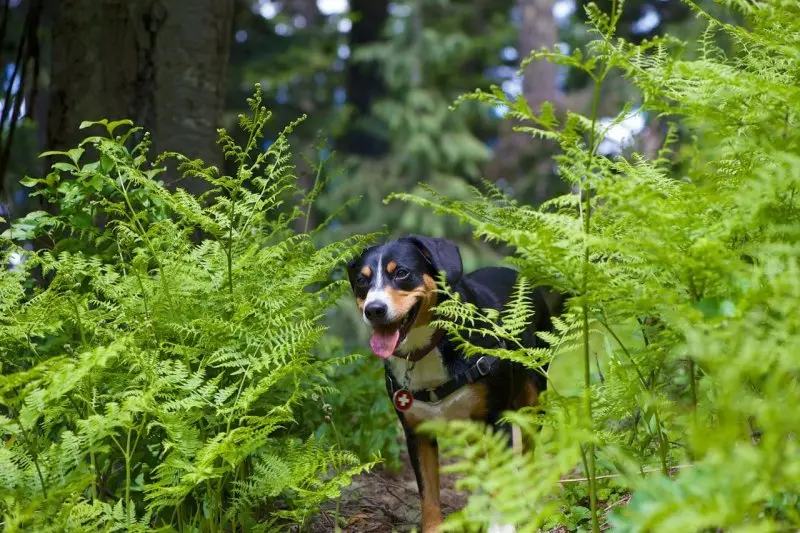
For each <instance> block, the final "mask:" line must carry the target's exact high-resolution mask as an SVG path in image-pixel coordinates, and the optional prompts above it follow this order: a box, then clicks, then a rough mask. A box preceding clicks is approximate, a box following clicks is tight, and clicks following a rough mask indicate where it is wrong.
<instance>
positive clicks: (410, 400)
mask: <svg viewBox="0 0 800 533" xmlns="http://www.w3.org/2000/svg"><path fill="white" fill-rule="evenodd" d="M392 402H393V403H394V408H395V409H397V410H398V411H408V410H409V409H411V406H412V405H413V404H414V395H413V394H411V391H408V390H406V389H400V390H399V391H397V392H395V393H394V396H392Z"/></svg>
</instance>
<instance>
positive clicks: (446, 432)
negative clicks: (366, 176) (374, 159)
mask: <svg viewBox="0 0 800 533" xmlns="http://www.w3.org/2000/svg"><path fill="white" fill-rule="evenodd" d="M726 3H727V4H728V5H729V6H730V7H733V8H735V9H737V10H739V11H740V12H741V16H743V17H744V18H745V19H746V24H744V25H742V26H737V25H731V24H728V23H727V22H724V21H722V20H720V19H717V18H714V17H712V16H711V15H709V14H708V13H706V12H704V11H702V10H701V9H699V8H698V7H696V6H693V9H694V11H695V14H696V16H697V17H699V18H700V19H701V20H704V21H705V23H706V24H707V31H706V32H705V34H704V37H703V38H702V39H701V40H700V41H699V42H698V43H697V44H696V45H693V46H690V45H688V44H686V43H682V42H680V41H679V40H677V39H675V38H672V37H663V38H658V39H654V40H651V41H644V42H642V43H640V44H636V45H634V44H631V43H629V42H626V41H625V40H623V39H620V38H617V37H615V36H614V28H615V27H616V24H617V21H618V18H619V16H620V13H621V3H617V4H615V6H616V10H615V11H614V12H612V13H611V14H605V13H602V12H600V11H599V10H598V9H597V8H596V6H594V5H592V4H590V5H588V6H587V9H586V13H587V19H588V21H589V23H590V25H591V27H592V28H593V33H594V36H595V40H594V41H592V42H591V43H590V45H589V46H588V51H589V52H588V54H587V55H584V54H581V53H577V52H576V53H575V54H574V55H572V56H570V57H565V56H562V55H560V54H558V53H557V52H549V51H542V52H536V53H534V54H533V55H532V59H546V60H550V61H555V62H557V63H559V64H562V65H567V66H569V67H571V68H576V69H580V70H581V71H583V72H584V73H585V75H587V76H588V77H589V78H590V79H591V80H592V82H593V83H594V87H595V93H594V94H595V97H594V101H593V112H592V113H591V115H590V116H582V115H579V114H577V113H573V112H569V113H567V114H566V115H565V116H564V117H563V118H560V117H556V116H555V114H554V113H553V112H552V109H551V108H550V107H548V106H543V107H542V109H539V110H532V109H530V108H529V107H528V105H527V104H526V102H525V101H524V100H522V99H520V100H517V101H513V102H512V101H508V99H507V98H506V97H505V95H504V94H503V93H502V92H501V91H499V90H493V91H492V92H489V93H486V92H479V93H476V94H474V95H472V96H470V97H469V98H473V99H477V100H479V101H482V102H485V103H488V104H491V105H499V104H502V105H507V106H508V107H509V108H510V109H511V114H512V116H513V117H514V118H517V119H520V120H522V121H523V122H525V125H524V126H522V127H521V128H520V129H521V130H522V131H526V132H528V133H530V134H531V135H532V136H534V137H541V138H548V139H552V140H554V141H556V142H558V144H559V146H560V148H561V152H562V153H561V154H560V155H559V156H557V162H558V172H559V174H560V176H561V177H562V179H563V180H564V181H565V182H566V183H567V184H568V185H569V186H570V187H571V188H572V189H573V191H575V192H576V193H577V192H579V193H580V194H568V195H564V196H561V197H559V198H555V199H553V200H551V201H549V202H548V203H546V204H545V205H543V206H541V208H538V209H534V208H531V207H527V206H525V205H520V204H518V203H516V202H514V201H513V200H511V199H509V198H506V197H504V196H503V195H502V194H499V193H498V192H497V191H495V190H493V189H491V187H490V191H489V193H487V194H484V193H481V192H479V191H477V190H476V191H474V192H475V197H474V199H472V200H469V201H464V200H460V199H453V198H449V197H447V196H446V195H442V194H438V193H437V192H436V191H435V190H433V189H429V190H428V191H427V193H426V194H425V195H424V196H414V195H408V194H403V195H398V197H399V198H401V199H405V200H410V201H413V202H415V203H418V204H421V205H423V206H428V207H431V208H433V209H434V210H436V211H438V212H440V213H446V214H449V215H453V216H455V217H457V218H458V219H459V220H460V221H462V222H466V223H468V224H470V225H471V226H472V227H473V228H474V232H475V234H476V236H478V237H481V238H484V239H486V240H489V241H493V242H500V243H505V244H508V245H510V246H513V247H514V248H515V250H516V253H515V255H514V257H513V258H512V259H511V261H512V262H513V263H514V264H515V265H516V266H518V267H519V268H520V270H521V271H522V273H523V274H524V276H525V278H526V280H527V281H526V282H525V283H530V284H532V285H537V284H547V285H550V286H552V287H554V288H556V289H557V290H559V291H562V292H564V293H566V294H569V295H572V298H571V299H570V301H569V304H568V309H567V312H566V314H565V316H564V317H562V319H560V320H558V321H557V322H556V330H557V332H556V334H555V335H543V337H545V338H547V339H548V340H550V341H551V342H552V343H553V348H552V349H551V350H529V349H524V348H522V347H520V346H519V345H517V344H516V343H515V340H514V337H515V335H514V333H515V331H514V327H513V324H514V323H516V321H517V320H518V318H517V317H518V316H519V315H520V314H524V313H526V303H525V300H524V298H517V299H515V300H514V302H513V303H512V305H511V306H510V309H508V310H507V311H505V317H512V320H510V323H511V324H512V325H510V326H509V325H503V324H497V322H498V320H497V319H498V318H502V317H498V316H491V315H487V314H486V312H485V311H482V310H478V309H474V308H470V307H469V306H465V305H456V304H455V303H453V304H449V306H447V307H446V308H444V310H445V314H446V315H447V316H449V317H450V318H454V319H456V320H458V321H460V322H461V323H463V324H466V325H470V324H477V325H476V326H475V327H476V328H477V329H478V330H479V331H482V332H485V333H488V334H490V335H494V336H497V337H500V338H505V339H507V341H508V342H507V346H506V348H505V349H503V350H493V351H492V353H494V354H496V355H498V356H500V357H506V358H510V359H514V360H517V361H521V362H523V363H525V364H527V365H529V366H531V367H533V368H541V365H542V362H544V361H551V362H553V364H554V365H555V364H558V363H559V360H560V359H561V358H564V357H567V356H568V354H574V353H575V352H576V351H577V352H578V353H579V354H580V356H581V357H582V359H583V360H582V366H583V371H584V377H585V382H584V390H583V392H582V393H581V394H580V395H578V396H570V395H565V394H561V393H560V391H559V390H558V388H557V387H552V386H551V387H550V389H549V391H548V392H547V393H546V394H545V395H544V398H543V401H542V409H540V410H530V411H529V412H522V413H513V414H509V415H508V418H509V419H510V420H512V421H514V422H516V423H518V424H519V425H520V426H521V427H522V429H523V432H524V433H525V434H526V435H527V437H528V438H535V442H536V446H535V448H534V449H533V450H532V451H531V452H529V453H527V454H526V455H525V456H524V457H514V456H512V455H511V453H510V452H509V451H508V450H507V449H506V448H505V446H506V444H505V441H504V440H503V439H500V438H498V437H496V436H492V435H491V434H488V433H485V432H484V431H483V430H481V429H479V428H476V427H475V426H473V425H470V424H464V423H458V424H438V425H434V426H433V427H432V429H433V430H434V431H437V432H438V433H439V435H440V439H441V441H442V443H443V446H442V448H443V450H444V451H445V452H446V453H447V454H448V455H451V456H456V457H458V458H460V461H459V462H458V463H457V464H456V465H455V466H453V467H451V470H453V471H457V472H460V473H461V474H462V475H463V478H462V481H461V486H462V487H463V488H465V489H467V490H469V491H470V492H471V494H472V496H471V498H470V501H469V504H468V506H467V507H466V508H465V509H464V510H463V511H462V512H459V513H457V514H455V515H454V516H452V517H451V518H450V519H448V522H447V525H448V529H449V530H470V531H472V530H475V529H476V527H477V524H485V523H487V522H488V521H490V520H492V521H502V522H511V523H515V524H517V525H518V526H519V529H518V530H520V531H536V529H537V528H538V527H541V526H542V525H552V523H549V522H548V518H549V517H552V516H553V514H552V513H556V512H560V513H564V516H565V518H567V514H569V515H572V514H573V511H571V509H574V508H575V506H576V505H579V506H582V507H585V508H587V509H589V515H590V516H591V520H590V522H591V523H590V524H587V523H586V522H585V519H586V517H585V516H584V517H583V518H581V517H580V516H578V517H577V518H575V517H572V518H571V519H570V520H571V521H572V525H574V526H575V527H577V528H580V527H584V528H586V527H591V528H592V529H594V530H595V531H597V530H598V529H599V528H600V526H601V522H603V521H608V522H609V523H610V524H612V525H613V526H614V528H615V530H619V531H670V532H671V531H708V530H714V529H717V528H721V529H725V530H731V531H733V530H737V531H743V530H747V531H787V530H795V529H797V528H798V527H800V507H798V498H799V497H800V493H799V492H798V485H797V480H798V479H800V459H798V458H800V454H799V453H798V452H800V449H798V442H797V435H798V433H799V432H800V418H798V417H797V416H796V415H795V413H794V411H793V409H792V408H791V406H793V405H797V404H798V402H799V401H800V387H798V382H797V376H798V369H800V359H799V358H798V354H800V334H798V332H800V322H798V320H799V318H798V317H800V315H798V313H797V312H796V306H797V302H798V301H800V276H799V275H798V274H800V206H799V205H798V199H797V198H798V194H797V191H798V187H799V186H800V158H798V156H797V154H798V150H799V149H800V134H798V131H800V130H798V114H797V110H798V109H800V89H798V87H800V58H798V56H797V42H798V40H800V6H799V5H798V4H797V2H794V1H789V0H776V1H774V2H760V3H752V2H747V1H738V0H737V1H730V2H726ZM718 34H719V35H718ZM720 41H727V42H728V43H732V46H731V50H732V52H730V53H727V52H725V51H724V49H723V47H722V45H720V44H718V42H720ZM614 70H616V71H618V72H621V73H622V74H623V75H624V76H625V77H626V78H627V79H628V80H629V81H630V83H631V84H632V85H633V86H635V87H636V88H638V90H639V91H640V92H641V94H642V107H643V109H644V110H645V111H648V112H651V113H656V114H660V115H661V116H662V117H663V118H665V119H668V120H670V121H671V122H672V125H671V127H670V129H669V131H668V133H667V135H666V141H665V144H664V147H663V149H662V150H661V151H660V152H659V153H658V154H657V156H656V157H655V158H653V159H651V160H648V159H646V158H645V157H644V156H642V155H639V154H632V155H630V156H629V157H626V158H622V157H620V158H616V159H609V158H606V157H603V156H601V155H599V154H598V153H597V147H598V145H599V143H600V141H601V140H602V139H603V137H604V136H605V128H603V127H601V126H600V124H599V121H598V120H597V119H598V116H597V105H598V100H599V95H600V88H601V86H602V84H603V82H604V81H605V80H606V78H607V76H608V75H609V73H611V72H612V71H614ZM630 112H631V111H630V108H626V109H623V111H622V112H621V113H620V115H619V117H618V118H617V120H621V119H622V118H624V116H626V115H627V114H628V113H630ZM679 134H680V135H681V136H682V137H683V138H684V139H686V142H685V144H683V145H682V147H681V150H680V151H678V152H676V153H673V152H672V150H671V147H672V146H673V145H674V143H675V141H676V140H677V138H678V135H679ZM482 318H488V319H490V320H491V321H492V324H490V325H488V326H487V325H486V323H485V322H484V321H482V320H479V319H482ZM504 324H505V322H504ZM464 341H465V343H466V339H464ZM466 348H467V349H471V348H470V347H469V346H468V343H467V346H466ZM599 355H603V357H604V360H603V362H602V364H601V363H600V362H599V361H597V358H598V357H599ZM551 384H552V381H551ZM539 427H542V428H543V429H541V431H537V428H539ZM675 467H680V468H675ZM600 473H603V474H608V475H610V476H614V477H612V478H611V479H613V480H614V483H615V488H614V490H613V492H611V491H608V490H606V491H604V490H603V486H602V485H601V484H600V480H598V479H597V475H598V474H600ZM565 476H568V477H584V476H585V477H586V481H587V483H586V485H585V487H586V489H585V492H583V493H581V494H576V493H575V491H563V490H562V489H560V488H559V487H560V484H559V479H560V478H563V477H565ZM623 490H624V491H630V492H632V498H631V501H630V503H629V504H628V505H616V504H617V503H618V502H619V499H620V498H619V496H618V494H619V493H620V491H623ZM604 492H605V493H604ZM611 500H613V501H611ZM604 506H609V507H610V506H613V507H614V510H613V511H611V512H609V513H605V514H603V513H602V511H603V507H604ZM578 513H579V514H580V513H581V511H578ZM580 523H582V524H583V525H580Z"/></svg>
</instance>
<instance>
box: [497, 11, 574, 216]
mask: <svg viewBox="0 0 800 533" xmlns="http://www.w3.org/2000/svg"><path fill="white" fill-rule="evenodd" d="M519 8H520V11H521V14H522V21H521V25H520V31H519V57H520V60H523V59H525V58H527V57H528V55H529V54H530V52H531V51H533V50H539V49H541V48H551V47H552V46H553V45H554V44H555V43H556V40H557V38H558V28H557V26H556V24H555V21H554V20H553V2H552V0H519ZM556 72H557V67H556V65H554V64H552V63H549V62H547V61H544V60H538V61H532V62H531V63H530V64H528V66H527V68H526V69H525V72H524V73H523V77H522V94H523V96H524V97H525V99H526V100H527V101H528V105H529V106H530V107H531V109H532V110H533V111H534V113H536V112H537V111H538V109H539V106H541V105H542V103H544V102H550V103H552V104H553V105H555V106H556V107H557V108H558V107H559V106H560V104H561V95H560V93H559V91H558V88H557V86H556ZM515 125H517V123H516V122H513V123H512V122H510V121H509V122H507V123H506V124H505V125H504V130H503V131H502V132H501V134H500V140H499V141H498V143H497V148H496V149H495V153H494V157H493V159H492V161H490V162H489V163H488V164H487V165H486V167H485V169H484V170H485V173H486V174H487V176H488V177H489V178H490V179H493V180H498V179H501V178H504V179H507V180H509V181H512V182H513V181H514V180H516V179H517V178H518V177H520V176H526V177H528V176H531V175H534V176H535V179H536V185H535V188H534V197H533V198H530V200H533V201H535V202H537V203H538V202H541V201H543V200H545V199H546V198H547V196H548V195H549V187H548V185H549V183H550V181H551V179H552V178H551V174H552V172H551V169H552V162H551V161H550V156H551V155H552V150H553V146H549V145H547V144H546V141H542V140H538V139H537V140H532V139H531V138H530V136H529V135H527V134H521V133H514V132H513V131H512V127H513V126H515ZM528 165H532V166H533V167H534V168H524V167H527V166H528Z"/></svg>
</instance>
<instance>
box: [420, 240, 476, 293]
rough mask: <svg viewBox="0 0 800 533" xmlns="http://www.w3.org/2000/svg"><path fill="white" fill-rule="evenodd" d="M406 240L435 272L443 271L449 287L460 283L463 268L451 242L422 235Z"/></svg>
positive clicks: (458, 254) (459, 256) (455, 247)
mask: <svg viewBox="0 0 800 533" xmlns="http://www.w3.org/2000/svg"><path fill="white" fill-rule="evenodd" d="M406 238H407V239H408V240H409V241H411V242H412V243H414V245H415V246H416V247H417V248H419V250H420V252H422V255H424V256H425V259H427V260H428V262H429V263H430V264H431V265H432V266H433V269H434V270H435V271H437V272H440V271H442V270H443V271H444V273H445V278H446V279H447V284H448V285H450V287H455V286H456V285H457V284H458V282H459V281H461V275H462V274H463V271H464V266H463V264H462V262H461V252H459V251H458V246H456V245H455V243H454V242H453V241H450V240H447V239H440V238H438V237H424V236H422V235H409V236H408V237H406Z"/></svg>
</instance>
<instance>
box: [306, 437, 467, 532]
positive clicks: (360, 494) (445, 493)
mask: <svg viewBox="0 0 800 533" xmlns="http://www.w3.org/2000/svg"><path fill="white" fill-rule="evenodd" d="M403 463H404V466H403V469H402V470H401V471H400V473H398V474H397V475H392V474H391V473H389V472H386V471H384V470H383V469H381V468H380V467H379V468H377V469H376V470H375V471H373V472H368V473H366V474H363V475H361V476H358V477H356V478H354V479H353V483H352V485H350V486H349V487H347V488H346V489H344V491H343V494H342V499H341V501H340V502H339V516H341V517H342V518H343V519H344V523H345V525H343V526H342V531H343V532H344V533H393V532H395V531H396V532H398V533H400V532H408V531H414V530H415V528H417V529H419V524H421V523H422V518H421V514H420V506H419V495H418V493H417V482H416V481H415V480H414V472H413V470H412V469H411V464H410V463H409V461H408V456H407V455H406V454H405V453H404V454H403ZM454 483H455V478H454V477H453V476H449V475H442V476H441V501H442V512H443V513H444V514H445V515H447V514H449V513H451V512H453V511H455V510H457V509H460V508H461V507H463V506H464V505H465V504H466V502H467V498H466V495H464V494H459V493H458V492H456V491H455V489H453V484H454ZM335 516H336V502H335V501H334V502H329V503H328V504H327V505H326V506H325V507H324V508H323V509H322V512H320V514H319V515H317V517H316V518H315V519H314V522H313V524H312V528H311V531H312V532H313V533H330V532H332V531H334V520H335V519H334V517H335Z"/></svg>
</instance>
